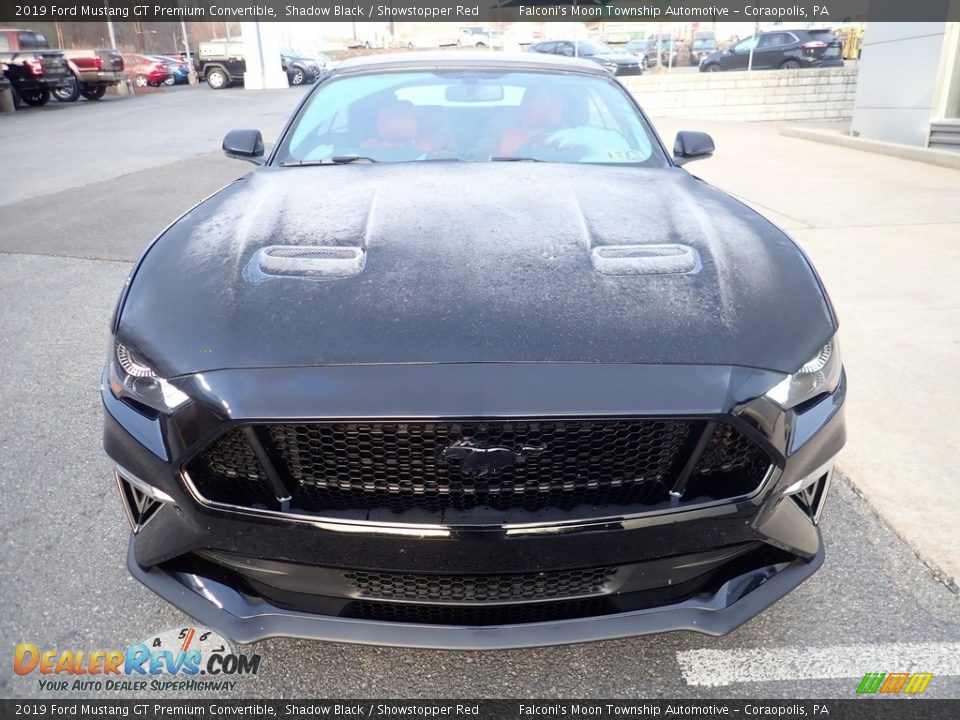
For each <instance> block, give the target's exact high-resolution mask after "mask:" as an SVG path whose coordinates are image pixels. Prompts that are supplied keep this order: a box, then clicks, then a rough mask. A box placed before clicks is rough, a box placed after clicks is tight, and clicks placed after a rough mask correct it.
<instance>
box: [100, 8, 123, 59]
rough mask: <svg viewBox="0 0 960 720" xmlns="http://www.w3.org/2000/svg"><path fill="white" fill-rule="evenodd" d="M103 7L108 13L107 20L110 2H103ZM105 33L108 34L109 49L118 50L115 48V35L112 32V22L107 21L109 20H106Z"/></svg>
mask: <svg viewBox="0 0 960 720" xmlns="http://www.w3.org/2000/svg"><path fill="white" fill-rule="evenodd" d="M103 6H104V7H105V8H107V13H108V14H107V18H109V17H110V15H109V12H110V11H109V8H110V1H109V0H103ZM107 32H109V33H110V49H111V50H119V48H118V47H117V35H116V33H114V32H113V20H109V19H108V20H107Z"/></svg>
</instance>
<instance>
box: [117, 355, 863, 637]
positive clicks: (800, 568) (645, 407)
mask: <svg viewBox="0 0 960 720" xmlns="http://www.w3.org/2000/svg"><path fill="white" fill-rule="evenodd" d="M628 379H629V382H626V381H627V380H628ZM200 380H202V383H200V382H198V383H197V384H195V385H194V386H193V387H191V388H190V393H189V394H191V396H192V397H194V398H196V402H195V403H193V404H190V405H188V406H186V407H184V408H183V409H182V410H181V411H180V412H178V413H177V414H176V415H174V416H172V417H169V418H167V417H161V418H158V419H150V418H148V417H145V416H144V415H142V414H141V413H139V412H137V411H136V410H134V409H133V408H131V407H129V406H128V405H126V404H125V403H123V402H120V401H118V400H116V399H115V398H114V397H113V396H112V395H111V394H110V392H109V390H106V391H105V392H104V395H103V399H104V403H105V406H106V414H105V431H104V443H105V447H106V449H107V452H108V454H109V455H110V456H111V457H112V458H113V459H114V460H115V461H116V462H117V464H118V465H119V466H121V467H122V468H123V469H124V473H126V474H127V475H128V476H133V477H135V478H138V479H139V481H140V482H143V483H145V484H146V485H149V486H150V487H152V488H156V489H157V490H158V491H159V492H160V493H162V495H163V497H164V498H166V499H167V500H165V501H164V502H161V503H160V504H159V505H158V506H157V509H156V510H155V512H153V514H152V515H151V517H149V519H148V520H147V521H146V522H145V523H143V524H142V525H141V526H139V527H137V528H136V532H135V533H134V535H133V536H132V538H131V541H130V547H129V551H128V566H129V568H130V571H131V573H132V574H133V575H134V576H135V577H136V578H137V579H138V580H140V581H141V582H142V583H143V584H145V585H146V586H147V587H149V588H150V589H152V590H153V591H154V592H156V593H158V594H159V595H160V596H161V597H164V598H165V599H167V600H168V601H170V602H171V603H173V604H174V605H176V606H177V607H179V608H181V609H182V610H183V611H184V612H186V613H188V614H189V615H191V616H193V617H195V618H197V619H198V620H199V621H200V622H201V623H203V624H204V625H206V626H208V627H211V628H213V629H215V630H218V631H220V632H222V633H223V634H224V635H226V636H227V637H230V638H232V639H234V640H236V641H238V642H253V641H256V640H260V639H264V638H267V637H273V636H280V635H283V636H296V637H305V638H311V639H321V640H333V641H349V642H360V643H370V644H384V645H406V646H417V647H439V648H477V649H482V648H504V647H523V646H532V645H547V644H562V643H573V642H582V641H587V640H599V639H607V638H615V637H624V636H631V635H642V634H648V633H656V632H664V631H669V630H693V631H697V632H703V633H706V634H711V635H722V634H725V633H727V632H730V631H731V630H733V629H735V628H736V627H738V626H739V625H741V624H742V623H744V622H746V621H747V620H749V619H750V618H751V617H753V616H754V615H756V614H757V613H759V612H760V611H762V610H763V609H764V608H766V607H768V606H769V605H771V604H772V603H774V602H775V601H776V600H777V599H779V598H780V597H782V596H783V595H784V594H786V593H787V592H789V591H790V590H791V589H793V588H794V587H796V586H797V585H798V584H800V583H801V582H803V580H805V579H806V578H807V577H809V576H810V575H811V574H813V572H815V571H816V569H817V568H818V567H819V566H820V564H821V563H822V560H823V547H822V543H821V539H820V533H819V530H818V527H817V525H816V523H815V520H814V517H813V515H812V513H808V512H805V511H804V510H803V508H802V506H801V504H800V503H798V502H795V500H794V498H792V497H787V496H784V494H783V491H784V489H785V488H787V487H789V486H790V485H793V484H794V483H796V482H797V481H798V480H799V479H802V478H804V477H807V476H810V475H811V474H817V475H818V476H819V473H822V472H824V468H825V467H826V466H829V464H830V462H831V461H832V459H833V457H834V455H835V454H836V453H837V451H839V449H840V447H841V446H842V445H843V442H844V426H843V413H842V405H843V399H844V394H845V383H841V385H840V387H839V388H838V390H837V391H836V392H835V393H834V394H833V395H832V396H829V397H826V398H824V399H823V400H821V401H820V402H818V403H816V404H815V405H814V406H813V407H809V408H806V409H805V410H804V412H802V413H784V412H782V411H780V410H779V409H777V408H776V407H775V406H773V405H772V403H769V402H768V401H766V400H765V399H763V398H762V397H758V391H759V393H762V391H763V389H764V388H766V387H771V386H772V385H773V384H775V380H776V378H775V374H773V373H766V372H763V371H745V370H742V369H736V368H662V367H635V366H625V367H624V366H617V367H612V366H596V367H591V366H588V367H582V366H580V367H576V366H573V367H571V366H533V367H530V366H525V367H522V368H516V367H512V368H511V367H498V368H493V367H489V366H479V367H477V366H471V367H467V366H459V367H457V366H452V367H432V368H431V367H424V366H412V367H405V368H393V369H391V370H390V371H389V372H388V373H387V374H384V370H383V369H382V368H325V369H296V370H294V369H291V370H276V371H274V370H263V371H243V372H241V371H220V372H214V373H205V374H204V377H202V378H200ZM456 380H459V381H460V382H456ZM201 385H203V386H205V388H206V389H205V390H204V389H201ZM471 387H474V388H476V387H483V388H485V392H484V393H483V394H482V395H478V394H476V393H475V392H471V391H470V390H469V388H471ZM624 387H630V388H636V389H631V390H630V391H627V392H624ZM519 388H523V392H518V389H519ZM557 388H565V391H564V393H562V397H561V396H558V393H557ZM184 389H186V386H184ZM431 393H432V394H431ZM640 396H642V397H640ZM214 398H220V399H221V400H219V401H214ZM267 398H269V404H267V402H266V401H267ZM414 401H416V402H417V405H416V407H418V408H419V409H420V412H419V413H418V414H421V415H423V416H429V417H467V416H472V417H476V416H477V415H478V414H479V415H482V416H484V417H496V418H500V417H518V416H522V415H526V416H528V417H548V416H552V417H558V416H559V417H573V416H582V415H584V414H594V415H598V416H608V417H609V416H625V415H642V414H651V415H664V414H671V415H677V416H693V415H697V416H702V415H705V414H719V415H722V416H723V417H727V418H737V419H738V421H742V422H743V423H745V424H749V425H751V426H753V427H754V428H756V430H757V431H758V433H759V434H760V435H762V436H763V438H764V439H765V441H767V442H769V444H770V448H771V452H772V455H773V456H775V457H776V463H775V467H773V468H772V469H771V471H770V473H769V475H768V477H767V478H766V480H765V482H764V483H763V485H762V486H761V487H760V488H759V489H758V490H757V491H756V492H755V493H753V494H751V495H749V496H746V497H740V498H736V499H735V500H733V501H729V502H726V501H724V502H713V503H706V504H701V505H694V506H691V507H684V508H672V509H671V508H668V509H665V510H661V511H657V512H641V513H635V514H632V515H631V514H624V515H621V516H604V517H597V518H588V519H584V518H580V519H576V520H571V521H569V522H550V523H536V522H532V523H528V524H517V525H510V526H499V527H492V526H477V527H470V526H462V525H458V526H443V525H436V526H433V525H420V526H417V525H402V524H399V523H396V524H389V523H383V522H366V523H365V522H357V521H351V520H342V519H341V520H338V519H336V518H331V517H326V518H323V517H313V518H287V517H283V516H279V515H277V514H268V513H258V512H254V511H250V512H245V511H239V510H229V509H225V508H220V507H214V506H211V505H209V504H205V503H203V502H201V501H199V499H198V498H197V497H196V496H195V495H194V494H193V493H192V492H191V489H190V487H189V485H188V484H187V483H186V482H185V479H184V476H183V475H182V467H183V465H184V464H186V462H187V460H188V459H189V457H190V456H191V453H193V452H194V451H195V450H196V448H197V447H198V446H203V445H205V444H206V443H208V442H209V441H210V440H211V439H212V437H213V436H215V435H218V434H219V433H220V432H222V428H223V426H224V423H231V422H235V421H245V420H252V419H257V420H269V419H277V418H283V419H291V418H304V417H317V416H318V413H317V408H318V407H322V408H323V412H322V413H320V416H322V417H337V418H342V417H349V416H354V417H363V418H372V417H386V418H389V417H398V416H409V415H410V407H412V405H411V403H412V402H414ZM225 407H228V408H229V410H228V411H225V410H224V408H225ZM588 411H589V412H588ZM824 477H825V478H828V477H829V474H828V473H827V474H826V475H824ZM601 565H603V566H610V567H613V568H616V573H615V575H614V579H613V580H610V581H608V582H607V583H606V584H605V585H604V587H603V589H602V590H599V591H598V592H596V593H594V594H593V595H591V597H589V598H586V600H589V601H590V602H597V603H600V602H602V603H603V607H602V609H597V610H595V611H594V610H593V609H588V610H586V611H584V612H582V613H580V612H579V611H576V612H573V613H572V614H571V613H565V612H559V613H553V614H552V615H550V614H548V615H546V616H544V617H543V618H541V617H539V616H537V615H536V613H533V614H532V615H531V614H529V613H528V614H526V615H525V614H524V613H522V612H521V613H520V614H519V615H517V614H513V611H512V609H511V608H509V607H507V605H513V606H514V608H515V609H516V610H518V611H520V610H524V609H528V608H530V607H532V606H539V607H540V608H543V607H545V606H546V605H550V604H552V606H553V608H560V607H561V605H562V604H563V602H564V600H557V599H551V600H536V601H527V600H524V601H522V602H521V601H520V600H517V601H513V602H511V603H498V602H495V603H492V604H490V605H488V606H486V607H488V608H490V607H492V608H494V609H495V610H497V611H498V612H499V611H504V613H503V614H502V618H503V619H502V620H496V619H494V620H493V621H490V620H486V621H483V622H482V623H481V622H477V623H476V624H474V623H473V622H472V621H469V620H463V618H464V617H473V616H472V615H470V612H472V611H473V610H474V609H475V608H477V607H478V604H476V603H472V604H469V606H468V607H466V609H465V610H463V608H464V604H461V605H460V607H454V608H451V607H450V606H449V605H447V606H444V607H441V606H440V604H439V603H437V604H430V605H429V607H424V605H425V603H424V601H414V602H411V603H408V602H404V601H397V600H396V599H395V598H394V599H391V600H388V601H386V602H382V601H381V602H369V598H368V597H364V596H363V595H362V594H359V593H358V592H357V590H356V588H351V587H349V586H348V585H347V584H345V583H344V582H343V574H344V573H345V572H349V571H368V572H371V573H381V574H387V575H389V574H409V575H411V576H421V577H422V576H425V575H438V576H440V575H447V576H458V575H467V574H472V575H475V576H476V575H485V574H511V573H517V574H520V573H530V572H536V573H543V574H545V575H549V574H551V573H557V572H565V571H567V570H569V569H572V568H574V569H575V568H593V567H597V566H601ZM371 606H378V608H374V609H375V610H377V612H379V611H380V610H383V609H384V607H386V606H388V607H386V609H387V610H390V611H391V612H388V613H386V614H383V615H377V614H376V613H374V614H371V613H370V612H365V613H358V612H356V609H357V608H360V607H363V608H365V609H366V610H367V611H369V609H370V607H371ZM521 606H522V607H521ZM592 607H593V606H591V608H592ZM598 607H599V606H598ZM420 610H429V612H424V613H420V612H419V611H420ZM462 610H463V612H461V611H462ZM507 610H510V612H506V611H507ZM444 612H446V613H447V614H444ZM464 612H465V613H466V614H464ZM431 613H434V614H431ZM438 613H439V614H438ZM578 613H579V614H578ZM408 616H409V617H408ZM398 617H399V618H400V620H399V621H398V619H397V618H398ZM496 617H501V616H496ZM411 618H412V620H411ZM431 618H432V619H431ZM438 618H439V619H438ZM530 618H532V621H528V620H529V619H530Z"/></svg>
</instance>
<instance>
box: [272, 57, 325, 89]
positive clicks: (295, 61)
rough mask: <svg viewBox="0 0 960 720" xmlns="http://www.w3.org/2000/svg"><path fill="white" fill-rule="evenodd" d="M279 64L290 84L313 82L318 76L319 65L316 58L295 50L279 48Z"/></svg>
mask: <svg viewBox="0 0 960 720" xmlns="http://www.w3.org/2000/svg"><path fill="white" fill-rule="evenodd" d="M280 65H281V67H282V68H283V71H284V72H285V73H286V74H287V82H289V83H290V84H291V85H303V84H305V83H314V82H316V81H317V78H318V77H319V76H320V70H321V66H320V64H319V63H318V62H317V60H316V58H314V57H312V56H310V55H307V54H305V53H302V52H298V51H296V50H289V49H284V50H281V51H280Z"/></svg>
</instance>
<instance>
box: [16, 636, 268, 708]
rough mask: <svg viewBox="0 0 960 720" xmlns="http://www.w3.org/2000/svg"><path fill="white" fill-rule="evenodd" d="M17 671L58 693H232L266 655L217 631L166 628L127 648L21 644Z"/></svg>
mask: <svg viewBox="0 0 960 720" xmlns="http://www.w3.org/2000/svg"><path fill="white" fill-rule="evenodd" d="M13 670H14V672H15V673H16V674H17V675H20V676H25V677H36V680H37V683H38V686H39V688H40V690H43V691H47V692H51V693H57V692H93V691H99V692H102V691H107V692H111V691H112V692H141V691H142V692H157V691H179V690H182V691H188V692H196V691H202V690H211V691H218V692H229V691H232V690H234V689H236V686H237V684H238V682H239V680H240V678H247V677H251V676H256V675H257V673H258V672H259V671H260V655H256V654H254V655H244V654H238V653H236V652H234V650H233V648H232V647H231V646H230V644H229V643H228V642H227V641H226V639H224V638H223V636H221V635H219V634H217V633H216V632H214V631H212V630H207V629H206V628H200V627H184V628H173V629H170V630H164V631H163V632H160V633H157V634H155V635H152V636H151V637H149V638H147V639H146V640H144V641H142V642H138V643H134V644H133V645H130V646H129V647H127V648H125V649H123V650H49V649H42V648H40V647H39V646H37V645H35V644H32V643H21V644H19V645H17V646H16V648H15V650H14V656H13Z"/></svg>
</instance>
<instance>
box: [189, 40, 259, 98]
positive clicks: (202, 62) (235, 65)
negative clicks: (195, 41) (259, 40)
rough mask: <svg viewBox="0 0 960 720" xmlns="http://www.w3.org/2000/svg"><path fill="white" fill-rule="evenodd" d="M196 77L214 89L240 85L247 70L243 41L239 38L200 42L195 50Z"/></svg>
mask: <svg viewBox="0 0 960 720" xmlns="http://www.w3.org/2000/svg"><path fill="white" fill-rule="evenodd" d="M197 61H198V65H199V66H198V69H197V77H199V78H200V80H205V81H206V83H207V85H209V86H210V87H211V88H212V89H214V90H223V89H224V88H228V87H230V86H231V85H242V84H243V74H244V73H245V72H246V71H247V63H246V60H244V47H243V42H242V41H240V40H213V41H211V42H202V43H200V47H199V50H198V52H197Z"/></svg>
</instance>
